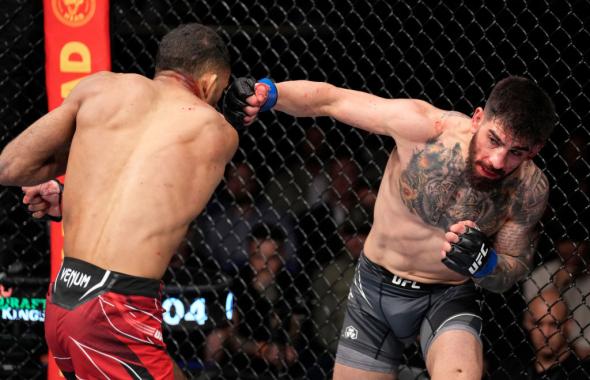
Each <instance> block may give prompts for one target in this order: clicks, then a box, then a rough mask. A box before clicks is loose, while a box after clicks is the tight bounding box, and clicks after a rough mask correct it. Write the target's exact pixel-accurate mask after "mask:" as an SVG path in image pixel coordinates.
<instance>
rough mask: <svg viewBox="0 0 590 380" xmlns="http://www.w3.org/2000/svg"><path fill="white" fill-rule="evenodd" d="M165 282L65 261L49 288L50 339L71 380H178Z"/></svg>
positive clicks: (47, 320)
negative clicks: (166, 322)
mask: <svg viewBox="0 0 590 380" xmlns="http://www.w3.org/2000/svg"><path fill="white" fill-rule="evenodd" d="M160 298H161V282H160V281H157V280H152V279H147V278H140V277H134V276H129V275H126V274H122V273H117V272H112V271H108V270H104V269H101V268H99V267H97V266H95V265H92V264H89V263H87V262H84V261H81V260H78V259H74V258H70V257H66V258H64V262H63V264H62V267H61V269H60V271H59V273H58V274H57V277H56V279H55V282H54V283H52V284H51V285H50V286H49V292H48V294H47V308H46V314H45V338H46V339H47V344H48V346H49V349H50V350H51V352H52V353H53V355H54V357H55V360H56V363H57V365H58V367H59V368H60V369H61V371H62V372H63V374H64V376H65V377H66V378H67V379H75V378H80V379H173V378H174V376H173V366H172V359H171V358H170V356H169V355H168V353H167V352H166V345H165V344H164V342H163V341H162V306H161V303H160Z"/></svg>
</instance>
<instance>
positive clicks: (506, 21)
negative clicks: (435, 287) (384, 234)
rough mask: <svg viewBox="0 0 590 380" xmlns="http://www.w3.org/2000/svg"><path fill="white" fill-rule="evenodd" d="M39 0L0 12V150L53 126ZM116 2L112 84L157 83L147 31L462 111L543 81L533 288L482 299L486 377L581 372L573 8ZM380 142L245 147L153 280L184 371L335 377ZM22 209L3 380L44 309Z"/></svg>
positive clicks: (584, 227)
mask: <svg viewBox="0 0 590 380" xmlns="http://www.w3.org/2000/svg"><path fill="white" fill-rule="evenodd" d="M40 3H41V2H30V1H26V0H5V1H3V2H2V4H1V5H0V7H1V8H2V10H3V12H1V13H0V43H1V44H2V49H1V50H0V69H1V70H2V75H1V77H0V84H1V85H0V94H1V95H2V102H1V103H0V128H1V129H0V147H4V146H5V145H6V144H7V143H8V142H9V141H10V140H11V139H12V138H14V137H15V136H16V135H17V134H18V133H19V132H20V131H22V130H23V129H24V128H25V127H26V126H27V125H29V124H30V123H31V122H33V121H34V120H35V119H37V118H38V117H40V116H41V115H43V114H44V113H45V112H46V111H47V105H46V103H47V102H46V98H45V90H44V69H43V67H44V52H43V38H44V36H43V13H42V6H41V4H40ZM111 3H112V4H111V43H112V61H113V70H114V71H117V72H136V73H140V74H144V75H147V76H152V75H153V66H154V55H155V52H156V49H157V44H158V41H159V39H160V38H161V36H162V35H163V34H165V33H166V32H167V31H168V30H170V29H171V28H173V27H174V26H176V25H178V24H179V23H183V22H193V21H197V22H201V23H204V24H207V25H213V26H215V27H216V28H217V30H218V31H219V32H220V34H221V35H222V36H223V37H224V39H225V40H226V41H227V42H228V44H229V47H230V51H231V55H232V60H233V75H234V76H235V77H239V76H253V77H255V78H260V77H264V76H271V77H272V78H273V79H275V80H277V81H281V80H286V79H311V80H317V81H327V82H330V83H332V84H335V85H338V86H342V87H348V88H353V89H357V90H363V91H368V92H371V93H374V94H376V95H380V96H383V97H388V98H389V97H411V98H421V99H424V100H427V101H429V102H431V103H433V104H434V105H436V106H437V107H439V108H442V109H454V110H457V111H460V112H463V113H466V114H471V112H472V111H473V109H474V108H475V107H478V106H481V105H483V104H484V101H485V98H486V96H487V94H488V93H489V91H490V89H491V88H492V86H493V85H494V83H495V82H497V81H498V80H499V79H501V78H503V77H505V76H506V75H509V74H516V75H524V76H528V77H530V78H532V79H534V80H535V81H537V82H538V83H539V84H540V85H541V86H542V87H543V88H544V89H546V90H547V91H548V93H549V94H551V96H552V98H553V100H554V102H555V104H556V107H557V112H558V115H559V125H558V127H557V128H556V131H555V132H554V134H553V135H552V137H551V140H550V141H549V143H548V144H547V146H546V147H545V148H544V149H543V150H542V151H541V154H540V155H539V156H538V157H537V158H536V159H535V162H536V163H537V165H539V166H540V167H541V168H542V169H543V170H544V172H545V173H546V174H547V176H548V178H549V180H550V183H551V195H550V205H549V207H548V209H547V212H546V215H545V216H544V218H543V220H542V223H541V236H540V240H539V245H538V249H537V252H536V254H535V270H534V271H533V273H532V274H531V275H530V276H529V279H528V280H527V281H525V282H523V283H522V284H519V285H518V286H514V287H513V288H512V289H511V290H509V291H508V292H506V293H504V294H501V295H498V294H492V293H488V292H484V294H483V296H484V302H483V304H482V309H483V316H484V321H485V322H484V329H483V342H484V356H485V378H487V379H507V378H509V379H524V378H527V379H528V378H536V377H541V376H547V378H549V377H550V376H554V377H551V378H581V379H582V378H583V379H587V378H588V377H590V371H589V370H588V362H587V360H585V359H587V357H588V355H589V354H590V348H589V347H590V342H589V341H588V340H587V339H588V338H587V337H590V326H588V323H589V322H590V309H589V308H588V303H587V301H586V300H585V297H586V295H588V294H589V292H590V286H589V285H588V282H589V280H588V278H589V274H588V262H587V261H586V259H584V254H586V253H587V251H588V246H587V244H588V243H587V242H588V240H589V239H590V237H589V234H588V226H589V225H590V223H588V221H589V211H588V209H589V206H590V202H589V199H588V187H589V181H590V180H589V178H590V163H589V161H588V160H589V155H588V149H589V144H590V143H589V141H590V129H588V126H587V125H586V123H585V121H587V120H588V110H589V109H590V104H589V103H590V102H589V97H588V93H589V92H588V78H590V69H589V65H588V61H587V57H588V49H587V48H586V47H583V46H586V44H587V43H584V42H583V41H588V40H589V38H590V33H589V32H588V29H586V26H587V25H588V22H589V21H590V20H589V17H590V16H589V15H590V5H589V3H588V2H587V1H569V2H558V1H538V2H525V1H511V2H507V1H499V2H486V5H485V6H484V5H482V4H481V3H480V2H469V3H467V2H462V1H445V2H442V1H439V2H403V1H379V0H377V1H354V0H347V1H335V0H329V1H311V0H301V1H297V2H295V1H292V0H286V1H281V2H276V1H266V0H259V1H257V2H243V1H237V0H236V1H234V0H225V1H216V2H202V1H181V0H178V1H172V0H169V1H165V0H152V1H142V2H139V1H130V0H118V1H112V2H111ZM393 146H394V141H392V140H391V139H389V138H384V137H380V136H376V135H369V134H367V133H364V132H360V131H359V130H356V129H354V128H351V127H349V126H346V125H342V124H339V123H337V122H335V121H334V120H331V119H328V118H317V119H312V118H309V119H295V118H292V117H290V116H287V115H284V114H279V113H274V112H271V113H268V114H264V115H262V116H261V118H260V121H259V122H257V123H256V124H255V125H253V126H252V127H250V128H249V129H248V130H246V131H245V132H244V133H243V134H242V136H241V141H240V149H239V151H238V153H237V154H236V156H235V157H234V159H233V161H232V163H231V164H230V165H229V167H228V170H227V175H226V179H225V181H224V182H223V183H222V185H220V188H219V189H218V191H217V192H216V194H215V196H214V197H213V199H212V200H211V202H210V205H209V207H208V208H207V210H206V211H205V212H204V213H203V215H201V216H200V217H199V218H198V220H196V221H195V223H194V225H193V226H192V228H191V229H190V232H189V235H188V236H187V238H186V239H185V242H184V243H183V245H182V246H181V247H180V248H179V250H178V254H177V255H176V256H175V257H174V259H173V260H172V263H171V265H170V269H169V271H168V272H167V274H166V276H165V282H166V284H167V287H166V292H165V297H164V300H163V302H164V307H165V309H166V310H167V312H166V314H165V315H164V326H165V336H166V340H167V344H168V351H169V352H170V354H171V355H172V357H173V358H174V359H175V360H176V361H177V362H178V363H179V364H180V366H181V367H182V368H183V369H184V370H185V371H186V372H187V374H188V375H189V376H191V377H193V378H198V379H236V378H240V379H249V378H252V379H326V378H331V369H332V366H333V360H334V352H335V351H334V350H335V347H336V343H337V340H338V337H339V335H340V327H341V326H340V324H341V318H342V313H343V310H344V309H343V308H344V306H345V302H346V296H347V294H348V285H349V283H350V281H351V278H352V271H353V268H354V265H355V260H356V258H357V257H358V255H359V253H360V249H361V248H362V242H363V241H364V238H366V234H367V232H368V229H369V228H370V225H371V213H372V211H371V210H372V205H373V202H374V196H375V194H376V191H377V188H378V185H379V181H380V179H381V175H382V171H383V169H384V167H385V163H386V161H387V158H388V156H389V153H390V151H391V149H392V148H393ZM20 197H21V195H20V191H19V189H16V188H2V189H0V205H1V208H0V228H1V233H0V264H1V266H0V284H2V288H1V289H0V290H1V291H2V297H0V300H1V301H0V309H1V310H0V313H2V314H1V315H2V320H1V321H0V349H1V351H0V352H1V353H2V355H0V377H2V378H14V379H16V378H29V379H34V378H44V377H45V376H46V368H45V364H44V363H45V352H46V346H45V345H44V342H43V326H42V323H41V322H40V321H39V320H42V316H43V315H42V310H43V305H42V303H41V301H39V300H42V299H43V295H44V293H45V289H46V286H47V281H48V278H47V277H48V273H49V260H48V258H49V253H48V251H49V248H48V239H49V238H48V233H47V226H46V225H45V224H44V223H43V222H36V221H33V220H31V218H30V217H29V216H28V215H27V213H26V210H25V209H24V208H23V207H22V206H21V205H20ZM584 242H586V243H584ZM276 247H278V248H279V249H274V248H276ZM276 252H278V255H277V254H276ZM550 283H555V284H558V287H557V288H558V289H559V290H558V291H557V292H553V291H552V289H553V288H552V287H551V286H548V284H550ZM552 297H553V298H552ZM559 308H562V309H565V311H563V313H561V314H560V312H559V311H558V310H559ZM19 310H20V311H19ZM19 313H20V314H19ZM27 319H28V320H27ZM551 354H556V356H559V357H560V360H561V362H562V363H561V364H560V365H557V366H554V367H552V368H549V369H547V370H546V371H544V374H542V375H536V373H537V372H538V371H539V370H542V369H543V368H542V367H540V366H539V364H538V363H539V362H540V360H538V359H543V358H545V357H548V356H551ZM405 359H406V366H405V367H404V368H403V371H402V372H401V373H400V378H402V379H423V378H427V374H426V372H425V371H424V362H423V360H422V359H421V356H420V354H419V349H418V347H417V346H416V345H412V346H410V347H408V348H407V350H406V352H405ZM541 372H543V371H541Z"/></svg>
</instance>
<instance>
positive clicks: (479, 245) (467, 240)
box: [442, 226, 498, 278]
mask: <svg viewBox="0 0 590 380" xmlns="http://www.w3.org/2000/svg"><path fill="white" fill-rule="evenodd" d="M465 228H466V230H465V233H463V234H461V235H459V241H458V242H457V243H454V244H451V252H449V253H447V257H445V258H444V259H442V262H443V264H445V265H446V266H447V267H449V269H452V270H454V271H455V272H458V273H461V274H462V275H464V276H469V277H476V278H479V277H484V276H487V275H489V274H491V273H492V272H493V271H494V268H495V267H496V264H497V263H498V255H497V254H496V251H495V250H494V249H493V248H492V246H491V244H490V241H489V239H488V237H487V236H486V234H484V233H483V232H481V231H480V230H478V229H476V228H470V227H467V226H465Z"/></svg>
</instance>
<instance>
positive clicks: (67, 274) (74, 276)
mask: <svg viewBox="0 0 590 380" xmlns="http://www.w3.org/2000/svg"><path fill="white" fill-rule="evenodd" d="M91 279H92V276H91V275H89V274H86V273H83V272H79V271H77V270H73V269H71V268H65V269H64V270H63V271H62V272H61V275H60V277H59V280H60V281H62V282H63V283H64V284H65V285H66V286H67V287H68V288H70V287H72V286H78V287H80V288H86V287H87V286H88V284H89V283H90V280H91Z"/></svg>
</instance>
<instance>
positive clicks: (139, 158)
mask: <svg viewBox="0 0 590 380" xmlns="http://www.w3.org/2000/svg"><path fill="white" fill-rule="evenodd" d="M70 96H75V97H78V98H79V102H80V103H79V110H78V113H77V115H76V130H75V133H74V136H73V139H72V144H71V149H70V154H69V159H68V165H67V170H66V191H65V193H64V198H63V205H64V253H65V255H66V256H72V257H76V258H79V259H83V260H86V261H88V262H91V263H93V264H95V265H98V266H100V267H103V268H106V269H110V270H113V271H118V272H123V273H127V274H131V275H137V276H142V277H150V278H160V277H161V276H162V275H163V273H164V271H165V269H166V266H167V265H168V262H169V260H170V258H171V256H172V255H173V253H174V251H175V249H176V248H177V246H178V245H179V243H180V241H181V240H182V238H183V237H184V235H185V233H186V230H187V227H188V224H189V223H190V222H191V220H193V219H194V218H195V217H196V216H197V215H198V214H199V213H200V212H201V211H202V209H203V208H204V206H205V205H206V203H207V201H208V200H209V198H210V196H211V194H212V193H213V191H214V189H215V187H216V186H217V185H218V183H219V181H220V180H221V178H222V176H223V170H224V167H225V165H226V163H227V162H228V161H229V159H230V158H231V156H232V155H233V153H234V152H235V149H236V147H237V134H236V132H235V130H234V129H233V128H231V126H229V124H227V123H226V122H225V120H224V119H223V117H222V116H221V115H220V114H218V113H217V112H216V111H215V110H214V109H213V108H212V107H211V106H209V105H207V104H206V103H204V102H202V101H200V100H199V99H197V98H196V97H195V96H194V95H193V94H191V93H190V92H189V91H187V90H186V89H184V88H183V87H181V86H179V85H178V83H171V82H169V81H166V80H158V79H155V80H150V79H147V78H145V77H142V76H139V75H133V74H112V73H101V74H98V75H95V76H93V77H91V78H89V79H87V80H86V81H85V82H82V83H81V84H80V85H79V86H78V88H76V89H75V90H74V92H73V93H72V95H70Z"/></svg>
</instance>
